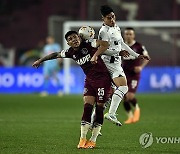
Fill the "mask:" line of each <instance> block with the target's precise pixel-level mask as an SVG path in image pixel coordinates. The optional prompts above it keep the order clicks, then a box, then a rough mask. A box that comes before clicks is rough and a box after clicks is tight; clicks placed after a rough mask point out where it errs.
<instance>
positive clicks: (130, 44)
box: [126, 40, 136, 46]
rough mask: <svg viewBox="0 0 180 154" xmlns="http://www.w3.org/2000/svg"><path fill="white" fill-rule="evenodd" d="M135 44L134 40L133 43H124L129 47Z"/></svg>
mask: <svg viewBox="0 0 180 154" xmlns="http://www.w3.org/2000/svg"><path fill="white" fill-rule="evenodd" d="M135 43H136V41H135V40H133V41H131V42H126V44H127V45H129V46H132V45H133V44H135Z"/></svg>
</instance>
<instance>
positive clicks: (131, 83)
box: [126, 73, 140, 93]
mask: <svg viewBox="0 0 180 154" xmlns="http://www.w3.org/2000/svg"><path fill="white" fill-rule="evenodd" d="M126 78H127V84H128V92H132V93H136V90H137V88H138V85H139V79H140V75H130V74H127V73H126Z"/></svg>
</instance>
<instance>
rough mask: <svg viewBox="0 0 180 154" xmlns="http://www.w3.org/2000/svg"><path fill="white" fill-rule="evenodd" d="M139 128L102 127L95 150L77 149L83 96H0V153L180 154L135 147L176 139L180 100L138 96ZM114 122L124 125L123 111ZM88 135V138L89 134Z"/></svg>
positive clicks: (170, 147) (168, 148)
mask: <svg viewBox="0 0 180 154" xmlns="http://www.w3.org/2000/svg"><path fill="white" fill-rule="evenodd" d="M137 98H138V101H139V104H140V107H141V113H142V117H141V120H140V122H138V123H136V124H131V125H123V126H122V127H117V126H115V125H113V124H112V123H110V122H109V121H106V120H105V121H104V125H103V129H102V134H103V136H102V137H99V138H98V140H97V147H96V148H95V149H77V148H76V146H77V144H78V141H79V135H80V119H81V114H82V111H83V103H82V97H81V96H64V97H57V96H49V97H44V98H42V97H39V95H0V153H2V154H6V153H13V154H24V153H28V154H29V153H32V154H41V153H48V154H51V153H52V154H54V153H57V154H76V153H77V154H79V153H83V154H86V153H95V154H122V153H124V154H127V153H137V154H140V153H143V154H144V153H150V154H152V153H165V154H168V153H169V154H174V153H180V143H179V144H178V143H174V144H170V143H164V144H163V143H159V144H158V143H157V142H156V140H155V138H154V143H153V144H152V145H151V146H150V147H148V148H145V149H144V148H142V147H141V145H140V144H139V137H140V136H141V134H143V133H146V132H151V133H152V134H153V137H180V94H144V95H142V94H141V95H137ZM118 113H119V115H118V118H119V120H120V121H121V122H123V121H124V120H125V119H126V115H125V112H124V110H123V105H122V104H121V106H120V107H119V110H118ZM89 135H90V134H89Z"/></svg>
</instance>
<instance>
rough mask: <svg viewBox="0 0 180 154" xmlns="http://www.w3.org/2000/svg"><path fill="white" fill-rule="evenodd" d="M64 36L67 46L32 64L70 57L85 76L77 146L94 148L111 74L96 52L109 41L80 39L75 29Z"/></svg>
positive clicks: (101, 49) (102, 49)
mask: <svg viewBox="0 0 180 154" xmlns="http://www.w3.org/2000/svg"><path fill="white" fill-rule="evenodd" d="M65 38H66V40H67V44H68V45H69V46H70V48H69V49H67V50H62V51H60V52H58V53H57V52H56V53H52V54H49V55H47V56H45V57H43V58H41V59H39V60H37V61H35V62H34V63H33V65H32V66H34V67H39V66H40V64H41V63H42V62H44V61H47V60H50V59H56V58H71V59H73V60H75V61H76V62H77V63H78V64H79V65H80V67H81V68H82V69H83V71H84V73H85V75H86V79H85V84H84V97H83V100H84V112H83V115H82V120H81V136H80V141H79V144H78V146H77V147H78V148H94V147H95V145H96V139H97V136H98V134H99V132H100V130H101V126H102V124H103V109H104V103H105V102H106V100H107V94H108V92H109V89H110V87H111V77H110V75H109V72H108V70H107V68H106V66H105V64H104V62H103V61H102V59H101V57H100V56H99V55H100V54H101V53H102V52H104V51H105V50H107V48H108V47H109V44H108V42H106V41H100V40H94V41H93V42H91V43H87V42H84V41H82V40H81V38H80V37H79V35H78V33H77V32H76V31H69V32H67V33H66V35H65ZM95 102H96V104H95ZM94 105H96V118H95V120H94V123H93V129H92V136H91V138H90V139H89V140H87V139H86V135H87V132H88V130H89V128H90V126H91V114H92V110H93V106H94Z"/></svg>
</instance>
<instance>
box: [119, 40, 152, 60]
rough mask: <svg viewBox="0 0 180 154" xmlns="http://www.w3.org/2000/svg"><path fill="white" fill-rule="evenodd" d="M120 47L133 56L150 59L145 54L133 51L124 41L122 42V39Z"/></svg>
mask: <svg viewBox="0 0 180 154" xmlns="http://www.w3.org/2000/svg"><path fill="white" fill-rule="evenodd" d="M122 48H123V49H124V50H126V51H128V52H129V54H130V55H132V56H134V57H135V58H140V59H147V60H150V57H148V56H146V55H140V54H138V53H136V52H134V51H133V50H132V49H131V48H130V47H129V46H128V45H127V44H126V43H124V41H122Z"/></svg>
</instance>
